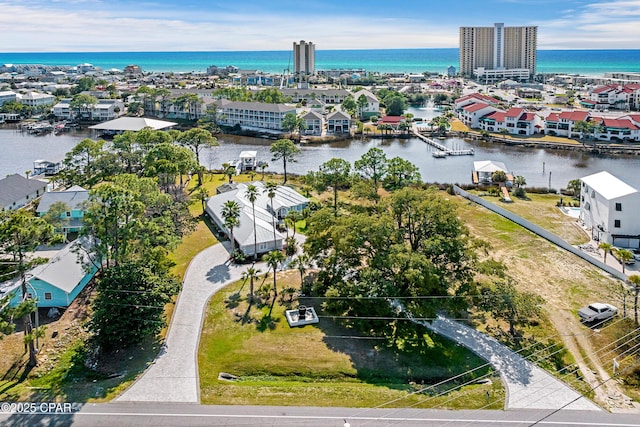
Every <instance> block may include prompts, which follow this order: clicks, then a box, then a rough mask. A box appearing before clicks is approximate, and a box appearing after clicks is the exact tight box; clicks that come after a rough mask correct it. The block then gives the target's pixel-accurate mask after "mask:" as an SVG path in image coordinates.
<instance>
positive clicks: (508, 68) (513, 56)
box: [460, 23, 538, 83]
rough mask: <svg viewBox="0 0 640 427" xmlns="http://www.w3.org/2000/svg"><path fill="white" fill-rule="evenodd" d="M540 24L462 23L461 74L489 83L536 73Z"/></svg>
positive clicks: (527, 76) (518, 78)
mask: <svg viewBox="0 0 640 427" xmlns="http://www.w3.org/2000/svg"><path fill="white" fill-rule="evenodd" d="M537 40H538V27H534V26H531V27H505V26H504V24H502V23H497V24H494V26H493V27H460V74H461V75H463V76H465V77H475V78H476V79H478V80H480V81H484V82H486V83H493V82H496V81H499V80H504V79H513V80H520V81H523V80H529V79H531V78H532V77H533V76H534V75H535V73H536V55H537V52H536V50H537Z"/></svg>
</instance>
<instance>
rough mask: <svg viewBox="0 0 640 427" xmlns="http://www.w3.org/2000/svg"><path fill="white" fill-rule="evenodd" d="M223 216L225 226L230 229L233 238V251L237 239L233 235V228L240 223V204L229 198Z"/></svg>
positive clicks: (223, 207) (223, 208)
mask: <svg viewBox="0 0 640 427" xmlns="http://www.w3.org/2000/svg"><path fill="white" fill-rule="evenodd" d="M222 218H223V219H224V226H225V227H227V228H228V229H229V238H230V240H231V252H232V253H233V251H234V246H235V239H234V237H233V229H234V228H235V227H237V226H238V225H240V205H239V204H238V202H236V201H235V200H228V201H226V202H225V203H224V205H223V206H222Z"/></svg>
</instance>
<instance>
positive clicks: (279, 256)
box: [262, 251, 285, 302]
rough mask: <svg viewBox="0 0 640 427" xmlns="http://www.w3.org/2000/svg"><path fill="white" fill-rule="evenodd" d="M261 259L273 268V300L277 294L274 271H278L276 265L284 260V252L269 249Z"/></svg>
mask: <svg viewBox="0 0 640 427" xmlns="http://www.w3.org/2000/svg"><path fill="white" fill-rule="evenodd" d="M262 260H263V261H264V262H266V263H267V265H268V266H269V268H270V269H272V270H273V301H274V302H275V300H276V297H277V296H278V289H277V288H276V272H277V271H278V265H279V264H280V263H281V262H283V261H284V260H285V257H284V254H283V253H282V252H281V251H271V252H269V253H267V254H264V256H263V257H262Z"/></svg>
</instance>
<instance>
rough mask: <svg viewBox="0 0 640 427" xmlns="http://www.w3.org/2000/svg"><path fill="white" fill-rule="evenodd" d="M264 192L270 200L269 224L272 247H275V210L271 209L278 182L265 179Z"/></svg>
mask: <svg viewBox="0 0 640 427" xmlns="http://www.w3.org/2000/svg"><path fill="white" fill-rule="evenodd" d="M264 187H265V188H264V192H265V193H267V197H269V200H270V202H271V215H272V218H271V225H272V226H273V249H276V211H275V210H273V199H274V198H275V197H276V191H277V190H278V184H276V183H275V182H273V181H267V183H266V184H265V186H264Z"/></svg>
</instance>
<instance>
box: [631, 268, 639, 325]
mask: <svg viewBox="0 0 640 427" xmlns="http://www.w3.org/2000/svg"><path fill="white" fill-rule="evenodd" d="M629 282H630V283H631V284H632V285H633V319H634V321H635V322H636V326H638V294H639V293H640V276H638V275H637V274H634V275H632V276H629Z"/></svg>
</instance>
